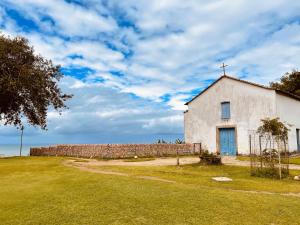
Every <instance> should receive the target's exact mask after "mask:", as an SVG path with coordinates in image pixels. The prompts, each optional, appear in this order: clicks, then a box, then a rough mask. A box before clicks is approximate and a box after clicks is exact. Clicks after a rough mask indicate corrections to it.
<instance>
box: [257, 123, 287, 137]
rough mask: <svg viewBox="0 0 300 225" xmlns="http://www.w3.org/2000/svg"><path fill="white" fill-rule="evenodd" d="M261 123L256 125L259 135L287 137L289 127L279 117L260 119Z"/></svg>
mask: <svg viewBox="0 0 300 225" xmlns="http://www.w3.org/2000/svg"><path fill="white" fill-rule="evenodd" d="M261 121H262V125H261V126H260V127H258V129H257V132H258V133H259V134H261V135H273V136H277V137H279V138H280V139H281V140H287V139H288V132H289V129H288V127H287V126H290V125H287V124H285V123H284V122H281V121H280V120H279V118H278V117H277V118H274V119H270V118H266V119H262V120H261Z"/></svg>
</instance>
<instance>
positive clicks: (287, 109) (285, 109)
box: [276, 94, 300, 151]
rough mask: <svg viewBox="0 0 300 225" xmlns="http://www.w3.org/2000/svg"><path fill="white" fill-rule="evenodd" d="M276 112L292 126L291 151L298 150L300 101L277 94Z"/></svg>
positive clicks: (290, 135)
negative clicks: (297, 132)
mask: <svg viewBox="0 0 300 225" xmlns="http://www.w3.org/2000/svg"><path fill="white" fill-rule="evenodd" d="M276 110H277V116H278V117H279V118H280V120H281V121H284V122H287V123H289V124H291V125H292V126H291V127H290V132H289V150H290V151H294V150H297V138H296V129H300V101H298V100H295V99H292V98H290V97H287V96H284V95H281V94H276Z"/></svg>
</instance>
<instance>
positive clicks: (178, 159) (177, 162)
mask: <svg viewBox="0 0 300 225" xmlns="http://www.w3.org/2000/svg"><path fill="white" fill-rule="evenodd" d="M176 156H177V163H176V165H177V166H179V154H178V150H176Z"/></svg>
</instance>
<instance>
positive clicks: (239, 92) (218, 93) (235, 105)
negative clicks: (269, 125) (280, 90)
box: [184, 77, 276, 154]
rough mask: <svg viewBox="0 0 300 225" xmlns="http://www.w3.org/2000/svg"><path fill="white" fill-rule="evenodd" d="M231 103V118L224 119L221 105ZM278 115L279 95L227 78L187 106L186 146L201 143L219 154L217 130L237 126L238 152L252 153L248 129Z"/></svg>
mask: <svg viewBox="0 0 300 225" xmlns="http://www.w3.org/2000/svg"><path fill="white" fill-rule="evenodd" d="M224 101H229V102H230V111H231V118H230V120H228V121H224V120H222V119H221V102H224ZM275 115H276V93H275V91H273V90H268V89H264V88H261V87H256V86H253V85H250V84H246V83H242V82H240V81H235V80H232V79H230V78H227V77H224V78H222V79H221V80H219V82H217V83H215V85H213V86H212V87H210V88H209V89H208V90H207V91H205V92H204V93H203V94H201V95H200V96H199V97H197V98H196V99H194V100H193V101H192V102H190V103H189V104H188V112H186V113H185V114H184V133H185V141H186V142H187V143H200V142H201V143H202V144H203V145H204V146H206V148H207V149H208V150H209V151H211V152H216V151H217V144H216V142H217V132H216V129H217V127H220V126H234V127H236V131H237V151H238V153H239V154H247V153H248V152H249V142H248V140H249V130H256V129H257V127H258V126H259V125H260V124H261V119H262V118H266V117H274V116H275Z"/></svg>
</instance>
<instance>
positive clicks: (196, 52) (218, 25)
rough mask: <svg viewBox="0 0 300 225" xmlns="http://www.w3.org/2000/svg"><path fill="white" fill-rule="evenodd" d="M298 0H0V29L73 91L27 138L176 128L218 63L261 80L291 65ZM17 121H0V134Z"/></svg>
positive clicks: (298, 50) (174, 133) (89, 139)
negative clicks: (26, 44)
mask: <svg viewBox="0 0 300 225" xmlns="http://www.w3.org/2000/svg"><path fill="white" fill-rule="evenodd" d="M299 12H300V2H299V1H292V0H285V1H281V0H265V1H261V0H260V1H258V0H252V1H248V0H247V1H246V0H245V1H242V0H238V1H231V0H216V1H200V0H187V1H181V0H152V1H148V0H123V1H118V0H103V1H100V0H83V1H79V0H77V1H71V0H69V1H63V0H60V1H58V0H51V1H44V0H26V1H17V0H2V1H1V2H0V29H1V31H2V33H4V34H6V35H10V36H17V35H21V36H24V37H26V38H28V39H29V41H30V44H31V45H33V46H34V48H35V51H36V52H37V53H40V54H42V55H43V56H45V57H46V58H49V59H52V60H53V62H54V63H56V64H60V65H62V67H63V72H64V73H65V74H66V76H65V78H64V79H63V80H62V81H61V83H60V86H61V88H62V89H63V90H64V91H65V92H67V93H73V94H74V97H73V99H72V100H70V101H69V102H68V105H69V107H70V108H69V109H68V110H66V111H65V112H64V113H63V114H62V115H58V114H57V113H56V112H54V111H52V110H51V109H49V117H48V130H47V131H41V130H40V129H37V128H33V127H30V126H26V127H25V142H26V143H28V144H34V143H37V144H52V143H132V142H137V143H141V142H154V141H155V140H156V139H158V138H165V139H167V140H174V139H175V138H177V137H181V138H182V136H183V114H182V112H183V110H184V109H185V106H184V102H186V101H187V100H189V99H190V98H191V97H192V96H193V95H195V94H197V93H198V92H199V91H201V90H202V89H203V88H205V87H207V86H208V85H209V84H210V83H211V82H212V81H213V80H214V79H216V78H218V77H219V76H220V74H221V73H222V71H221V70H220V69H219V66H220V64H221V63H222V62H223V61H224V62H225V63H226V64H228V65H230V66H229V67H228V69H227V71H228V74H230V75H233V76H236V77H239V78H243V79H247V80H250V81H254V82H259V83H262V84H268V83H269V82H270V81H273V80H277V79H278V78H279V77H280V76H281V75H282V74H284V73H285V72H288V71H291V70H292V69H298V68H299V62H300V13H299ZM18 139H19V137H18V131H17V130H16V129H15V128H13V127H4V126H1V127H0V143H2V144H4V143H17V142H18Z"/></svg>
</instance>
